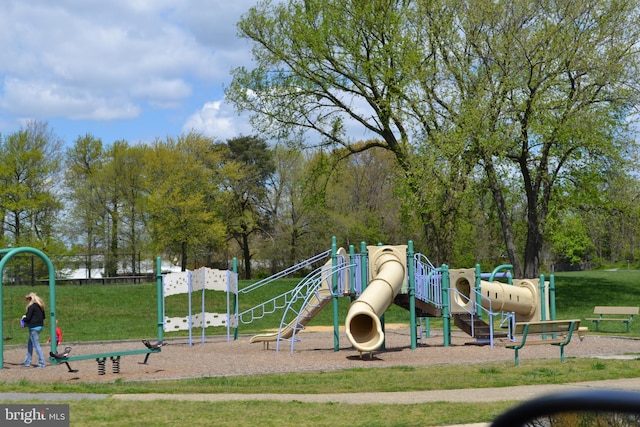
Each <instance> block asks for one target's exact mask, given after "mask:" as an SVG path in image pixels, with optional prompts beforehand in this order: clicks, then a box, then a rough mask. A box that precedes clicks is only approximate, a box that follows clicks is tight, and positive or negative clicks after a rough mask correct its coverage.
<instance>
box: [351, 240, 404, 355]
mask: <svg viewBox="0 0 640 427" xmlns="http://www.w3.org/2000/svg"><path fill="white" fill-rule="evenodd" d="M367 252H368V254H369V275H370V276H371V277H373V279H372V280H371V282H369V284H368V285H367V288H366V289H365V290H364V292H363V293H362V295H360V297H359V298H358V299H357V300H355V301H354V302H353V303H352V304H351V307H349V312H348V313H347V319H346V321H345V325H346V328H345V329H346V334H347V338H348V339H349V341H350V342H351V344H352V345H353V347H355V349H356V350H358V351H359V352H360V353H361V354H362V353H363V352H369V353H370V352H373V351H374V350H377V349H378V348H380V346H382V343H383V342H384V332H383V331H382V325H381V323H380V316H382V314H383V313H384V312H385V310H386V309H387V308H389V307H390V306H391V304H393V300H394V298H395V297H396V295H398V293H399V292H400V290H401V289H402V285H403V283H405V281H406V273H407V267H406V265H407V262H406V260H407V246H406V245H401V246H368V247H367Z"/></svg>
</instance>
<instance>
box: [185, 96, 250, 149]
mask: <svg viewBox="0 0 640 427" xmlns="http://www.w3.org/2000/svg"><path fill="white" fill-rule="evenodd" d="M182 130H183V132H190V131H195V132H200V133H202V134H204V135H207V136H210V137H212V138H216V139H219V140H221V141H224V140H227V139H229V138H235V137H237V136H240V135H250V134H251V126H250V125H249V122H248V119H247V118H246V117H244V118H240V119H239V118H238V117H237V116H236V114H235V112H234V111H233V110H232V109H231V107H230V106H229V105H228V104H225V103H224V102H223V101H213V102H207V103H206V104H205V105H204V106H203V107H202V108H201V109H200V110H199V111H197V112H196V113H195V114H193V115H192V116H191V117H189V119H188V120H187V122H186V123H185V125H184V127H183V128H182Z"/></svg>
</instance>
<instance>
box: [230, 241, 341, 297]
mask: <svg viewBox="0 0 640 427" xmlns="http://www.w3.org/2000/svg"><path fill="white" fill-rule="evenodd" d="M330 254H331V249H328V250H326V251H324V252H321V253H319V254H317V255H314V256H313V257H311V258H309V259H306V260H304V261H302V262H299V263H298V264H296V265H293V266H291V267H289V268H287V269H285V270H282V271H280V272H278V273H276V274H274V275H272V276H269V277H267V278H265V279H262V280H259V281H257V282H255V283H253V284H251V285H249V286H247V287H245V288H243V289H240V290H238V293H241V294H247V293H249V292H252V291H254V290H256V289H258V288H261V287H262V286H265V285H268V284H269V283H271V282H273V281H275V280H277V279H281V278H283V277H286V276H288V275H289V274H291V273H295V272H296V271H298V270H302V269H303V268H306V267H308V266H310V265H312V264H313V263H315V262H318V261H320V260H322V259H324V258H326V257H327V256H329V255H330Z"/></svg>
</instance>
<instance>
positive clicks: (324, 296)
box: [249, 248, 349, 348]
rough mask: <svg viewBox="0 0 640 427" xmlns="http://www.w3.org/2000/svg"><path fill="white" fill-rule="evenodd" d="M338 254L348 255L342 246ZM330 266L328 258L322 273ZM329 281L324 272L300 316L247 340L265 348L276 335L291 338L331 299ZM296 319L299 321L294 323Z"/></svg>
mask: <svg viewBox="0 0 640 427" xmlns="http://www.w3.org/2000/svg"><path fill="white" fill-rule="evenodd" d="M338 255H341V256H343V257H345V259H348V257H349V255H348V254H347V251H346V250H345V249H344V248H339V249H338ZM332 266H333V261H332V260H331V259H329V260H328V261H327V262H326V263H325V264H324V266H323V267H322V268H323V273H322V274H323V275H325V273H324V271H327V272H331V269H332ZM330 282H331V274H326V277H324V279H323V280H322V283H321V284H320V289H318V292H317V293H316V294H315V295H314V296H312V297H311V298H310V299H309V301H308V302H307V304H306V305H305V306H304V307H303V308H302V310H301V311H300V316H297V317H296V319H293V320H292V321H291V322H289V323H288V324H287V325H285V326H284V327H283V328H282V329H281V330H280V331H279V332H272V333H268V334H258V335H254V336H252V337H251V339H250V340H249V342H250V343H251V344H253V343H257V342H261V343H264V345H265V348H269V343H270V342H273V341H277V340H278V337H280V339H283V340H286V339H289V338H291V337H292V336H293V333H294V332H295V331H298V332H299V331H300V329H303V328H304V326H306V325H307V324H308V323H309V322H311V320H313V318H314V317H315V316H316V315H317V314H318V313H320V312H321V311H322V309H323V308H325V307H326V305H327V304H328V303H329V301H331V297H332V295H331V288H330ZM298 319H299V321H298V322H297V323H296V321H297V320H298Z"/></svg>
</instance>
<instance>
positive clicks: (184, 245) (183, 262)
mask: <svg viewBox="0 0 640 427" xmlns="http://www.w3.org/2000/svg"><path fill="white" fill-rule="evenodd" d="M180 252H181V254H180V258H181V262H180V269H181V270H182V271H187V242H182V244H181V245H180Z"/></svg>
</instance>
